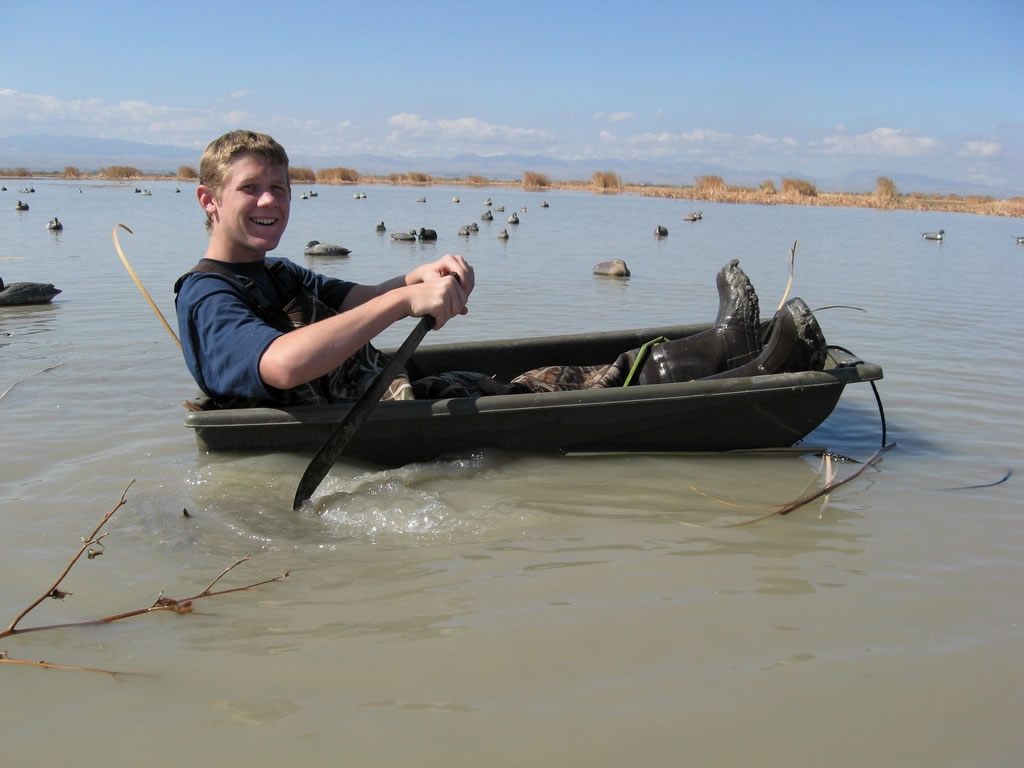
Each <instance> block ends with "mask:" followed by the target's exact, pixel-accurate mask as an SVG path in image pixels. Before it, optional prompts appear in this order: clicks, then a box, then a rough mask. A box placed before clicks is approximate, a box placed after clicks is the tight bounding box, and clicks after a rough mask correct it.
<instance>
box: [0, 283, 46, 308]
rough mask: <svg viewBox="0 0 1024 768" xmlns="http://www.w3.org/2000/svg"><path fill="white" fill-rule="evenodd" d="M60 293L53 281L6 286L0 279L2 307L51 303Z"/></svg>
mask: <svg viewBox="0 0 1024 768" xmlns="http://www.w3.org/2000/svg"><path fill="white" fill-rule="evenodd" d="M58 293H60V288H54V287H53V283H11V284H10V285H7V286H5V285H4V281H3V279H0V307H13V306H19V305H23V304H49V303H50V300H51V299H52V298H53V297H54V296H56V295H57V294H58Z"/></svg>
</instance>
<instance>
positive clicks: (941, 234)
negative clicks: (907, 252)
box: [921, 229, 946, 240]
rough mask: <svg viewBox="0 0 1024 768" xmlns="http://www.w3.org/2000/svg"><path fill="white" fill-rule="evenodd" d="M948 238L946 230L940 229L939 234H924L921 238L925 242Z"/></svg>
mask: <svg viewBox="0 0 1024 768" xmlns="http://www.w3.org/2000/svg"><path fill="white" fill-rule="evenodd" d="M945 236H946V230H944V229H940V230H939V231H938V232H922V233H921V237H923V238H924V239H925V240H941V239H942V238H944V237H945Z"/></svg>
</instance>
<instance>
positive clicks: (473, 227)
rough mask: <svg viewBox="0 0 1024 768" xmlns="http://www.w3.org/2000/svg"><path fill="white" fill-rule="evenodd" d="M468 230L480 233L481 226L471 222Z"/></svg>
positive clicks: (467, 226)
mask: <svg viewBox="0 0 1024 768" xmlns="http://www.w3.org/2000/svg"><path fill="white" fill-rule="evenodd" d="M466 229H468V230H469V231H470V232H479V231H480V225H479V224H477V223H476V222H475V221H471V222H470V223H469V224H467V225H466Z"/></svg>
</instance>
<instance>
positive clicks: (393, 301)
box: [175, 130, 487, 406]
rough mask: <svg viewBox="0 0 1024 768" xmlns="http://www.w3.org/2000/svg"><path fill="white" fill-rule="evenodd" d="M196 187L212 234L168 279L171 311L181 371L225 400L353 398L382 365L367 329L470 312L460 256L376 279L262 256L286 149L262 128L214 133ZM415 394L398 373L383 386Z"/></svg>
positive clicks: (282, 219)
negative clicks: (364, 281) (197, 255)
mask: <svg viewBox="0 0 1024 768" xmlns="http://www.w3.org/2000/svg"><path fill="white" fill-rule="evenodd" d="M196 194H197V198H198V201H199V205H200V207H202V208H203V210H204V211H205V212H206V228H207V230H208V232H209V233H210V242H209V245H208V247H207V249H206V253H205V255H204V257H203V259H202V260H201V261H200V262H199V263H198V264H197V265H196V266H195V267H194V268H193V269H192V270H191V271H190V272H188V273H187V274H185V275H183V276H182V277H181V278H179V280H178V281H177V283H176V284H175V294H176V297H175V308H176V310H177V315H178V328H179V331H180V337H181V342H182V351H183V353H184V356H185V362H186V364H187V366H188V369H189V371H190V372H191V373H192V375H193V377H194V378H195V380H196V382H197V383H198V384H199V387H200V388H201V389H202V390H203V392H205V393H206V394H208V395H209V396H211V397H212V398H213V399H214V401H215V402H217V403H218V404H219V405H221V406H242V405H255V404H257V403H268V402H272V403H279V404H281V403H287V404H293V405H316V404H323V403H327V402H335V401H343V400H352V399H355V398H357V397H358V396H359V394H360V393H361V392H362V391H363V390H364V389H365V388H366V387H368V386H369V383H370V381H372V379H373V377H374V376H375V375H376V373H377V372H379V370H380V369H381V368H383V366H384V363H385V362H386V359H385V358H384V356H383V355H382V354H381V353H380V352H379V351H377V350H376V349H374V347H373V346H372V345H371V344H370V340H371V339H372V338H373V337H375V336H376V335H378V334H379V333H380V332H381V331H383V330H384V329H385V328H387V327H389V326H390V325H391V324H392V323H394V322H396V321H398V320H401V319H403V318H406V317H423V316H424V315H430V316H431V317H433V318H434V328H435V329H439V328H442V327H443V326H444V325H445V324H446V323H447V322H448V321H449V320H451V319H452V318H453V317H455V316H456V315H460V314H462V315H464V314H466V313H467V311H468V310H467V306H466V305H467V302H468V300H469V296H470V294H471V293H472V291H473V286H474V274H473V268H472V267H471V266H470V265H469V264H468V263H467V262H466V260H465V259H464V258H463V257H462V256H459V255H453V254H446V255H444V256H443V257H442V258H440V259H438V260H437V261H434V262H431V263H428V264H423V265H421V266H419V267H417V268H415V269H413V270H412V271H411V272H409V273H408V274H406V275H400V276H398V277H395V278H392V279H390V280H386V281H384V282H382V283H380V284H378V285H359V284H356V283H351V282H347V281H344V280H339V279H335V278H330V277H325V276H324V275H319V274H317V273H315V272H313V271H311V270H308V269H305V268H304V267H301V266H299V265H297V264H294V263H293V262H291V261H289V260H288V259H276V258H268V257H267V252H268V251H271V250H273V249H274V248H276V247H277V245H278V243H279V242H280V240H281V237H282V235H283V234H284V231H285V228H286V227H287V225H288V215H289V207H290V202H291V184H290V181H289V176H288V155H287V153H286V152H285V150H284V147H282V146H281V145H280V144H279V143H278V142H276V141H275V140H274V139H273V138H271V137H270V136H267V135H266V134H261V133H256V132H253V131H241V130H240V131H232V132H230V133H227V134H225V135H224V136H221V137H220V138H218V139H216V140H214V141H213V142H211V143H210V145H209V146H208V147H207V148H206V151H205V152H204V153H203V157H202V160H201V162H200V170H199V186H198V188H197V193H196ZM469 379H470V380H471V381H472V380H486V379H487V377H486V376H483V375H476V376H474V375H472V374H471V375H470V376H469ZM483 384H484V388H486V382H485V381H483ZM423 394H424V395H427V394H430V393H428V392H427V391H424V392H423ZM412 396H413V395H412V390H411V385H410V382H409V381H408V379H406V378H403V377H399V378H398V379H396V381H395V382H394V383H393V384H392V386H391V388H390V389H389V390H388V392H387V393H386V394H385V398H386V399H407V398H410V397H412Z"/></svg>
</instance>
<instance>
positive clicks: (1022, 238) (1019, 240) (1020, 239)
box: [1017, 235, 1024, 245]
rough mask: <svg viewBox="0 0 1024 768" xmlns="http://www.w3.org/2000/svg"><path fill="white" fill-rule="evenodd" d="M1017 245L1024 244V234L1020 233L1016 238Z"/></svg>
mask: <svg viewBox="0 0 1024 768" xmlns="http://www.w3.org/2000/svg"><path fill="white" fill-rule="evenodd" d="M1017 245H1024V235H1020V236H1019V237H1018V238H1017Z"/></svg>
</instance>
